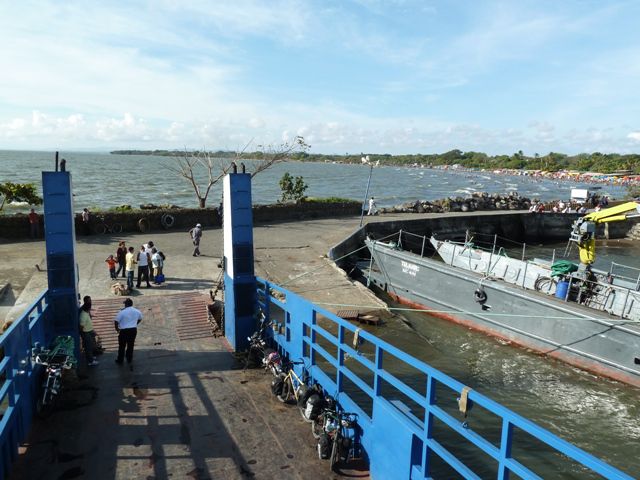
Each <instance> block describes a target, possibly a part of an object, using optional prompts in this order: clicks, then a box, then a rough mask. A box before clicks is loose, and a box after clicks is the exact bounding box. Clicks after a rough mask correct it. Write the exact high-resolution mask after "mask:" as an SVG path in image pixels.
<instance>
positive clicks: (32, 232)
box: [29, 208, 40, 239]
mask: <svg viewBox="0 0 640 480" xmlns="http://www.w3.org/2000/svg"><path fill="white" fill-rule="evenodd" d="M29 236H30V237H31V238H32V239H36V238H39V237H40V215H38V214H37V213H36V211H35V210H34V209H33V208H32V209H31V213H29Z"/></svg>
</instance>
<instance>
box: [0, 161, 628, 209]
mask: <svg viewBox="0 0 640 480" xmlns="http://www.w3.org/2000/svg"><path fill="white" fill-rule="evenodd" d="M54 158H55V157H54V153H53V152H15V151H0V183H2V182H6V181H10V182H14V183H27V182H33V183H35V184H36V185H38V186H40V183H41V172H42V171H43V170H50V171H51V170H53V169H54V166H55V161H54ZM60 158H65V159H66V160H67V170H68V171H70V172H71V173H72V176H73V188H74V193H75V207H76V209H78V210H81V209H82V208H84V207H89V208H90V209H92V208H93V209H95V208H96V207H98V206H99V207H100V208H109V207H115V206H118V205H122V204H129V205H132V206H134V207H138V206H139V205H141V204H145V203H155V204H174V205H179V206H181V207H197V205H198V204H197V202H196V199H195V195H194V192H193V187H192V186H191V185H190V184H189V183H188V182H187V181H186V180H185V179H183V178H180V177H178V176H177V175H176V174H175V173H173V172H171V171H169V170H168V168H167V167H166V166H167V165H175V160H173V159H172V158H170V157H158V156H140V155H110V154H108V153H73V152H71V153H68V152H63V153H61V154H60ZM246 163H247V170H248V171H249V172H250V171H252V169H253V165H252V162H249V161H248V162H246ZM369 171H370V168H369V167H368V166H365V165H346V164H345V165H343V164H331V163H308V162H287V163H281V164H277V165H274V166H273V167H272V168H271V169H268V170H266V171H264V172H262V173H260V174H259V175H257V176H256V177H255V178H254V180H253V189H252V190H253V203H257V204H268V203H275V202H276V201H277V200H278V199H279V198H280V194H281V191H280V187H279V185H278V181H279V180H280V178H281V177H282V175H283V174H284V173H285V172H289V173H290V174H291V175H293V176H302V177H303V178H304V181H305V182H306V183H307V185H308V186H309V188H308V190H307V192H306V194H307V195H308V196H310V197H330V196H334V197H342V198H349V199H353V200H359V201H361V200H363V199H364V196H365V192H366V187H367V179H368V176H369ZM202 179H203V177H201V180H202ZM221 187H222V183H220V184H216V185H215V186H214V188H213V189H212V191H211V193H210V196H209V201H208V205H210V206H216V205H218V203H219V202H220V196H221ZM591 187H592V188H593V186H591ZM598 187H600V186H598ZM601 187H602V188H601V190H599V192H600V193H601V194H604V193H606V194H609V195H610V196H611V197H613V198H616V197H621V196H623V195H624V193H625V190H624V188H622V187H618V186H608V185H604V186H601ZM571 188H589V185H585V184H580V183H575V182H569V181H558V180H550V179H538V178H531V177H523V176H506V175H496V174H493V173H490V172H470V171H455V170H438V169H426V168H425V169H422V168H409V167H396V166H384V165H381V166H379V167H376V168H374V169H373V174H372V177H371V186H370V189H369V195H373V196H375V198H376V202H377V204H378V206H379V207H390V206H393V205H397V204H400V203H403V202H408V201H415V200H436V199H440V198H445V197H449V196H465V195H469V194H470V193H471V192H474V191H481V192H489V193H508V192H511V191H516V192H518V193H519V194H520V195H521V196H525V197H530V198H534V197H536V198H539V199H541V200H555V199H568V197H569V195H570V191H571ZM25 208H26V206H13V207H9V208H7V210H8V211H9V212H11V211H24V209H25Z"/></svg>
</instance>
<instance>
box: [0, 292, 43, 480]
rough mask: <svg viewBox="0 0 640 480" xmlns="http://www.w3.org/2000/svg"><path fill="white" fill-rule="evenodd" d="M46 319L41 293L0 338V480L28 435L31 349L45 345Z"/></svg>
mask: <svg viewBox="0 0 640 480" xmlns="http://www.w3.org/2000/svg"><path fill="white" fill-rule="evenodd" d="M49 316H50V309H49V305H48V303H47V292H46V291H45V292H43V293H42V294H41V295H40V297H38V298H37V299H36V300H35V301H34V302H33V303H32V304H31V305H30V306H29V307H28V308H27V310H26V311H25V313H24V314H23V315H22V316H21V317H20V318H19V319H18V320H16V321H14V322H13V323H12V324H11V326H10V327H9V328H8V329H7V331H6V332H4V334H2V336H0V415H2V417H1V419H0V480H1V479H4V478H5V477H6V476H7V475H8V474H9V469H10V467H11V464H12V463H13V461H14V460H15V458H16V455H17V454H18V445H19V443H20V442H22V441H23V440H24V439H25V437H26V435H27V434H28V433H29V428H30V426H31V420H32V417H33V403H34V402H33V398H34V394H35V392H36V390H37V388H38V385H36V380H37V376H36V375H34V374H33V367H32V364H31V347H32V346H33V344H34V343H35V342H40V343H41V344H43V345H46V344H48V340H50V339H49V338H48V336H50V332H49V331H48V330H50V329H49V328H47V326H48V325H49V324H50V323H51V322H49V321H48V318H49Z"/></svg>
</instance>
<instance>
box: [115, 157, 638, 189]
mask: <svg viewBox="0 0 640 480" xmlns="http://www.w3.org/2000/svg"><path fill="white" fill-rule="evenodd" d="M196 152H199V150H159V149H158V150H113V151H111V152H109V153H110V154H111V155H143V156H144V155H154V156H162V157H180V156H184V155H185V153H196ZM206 153H208V154H210V155H212V156H214V157H217V158H233V159H237V158H239V159H243V160H251V159H260V158H261V157H263V156H264V152H261V151H256V152H244V153H238V152H234V151H224V150H218V151H211V152H206ZM363 155H365V154H359V155H352V154H344V155H329V154H320V153H315V154H312V153H308V152H297V153H294V154H291V155H290V157H289V158H290V159H291V160H298V161H302V162H320V163H344V164H357V165H360V164H362V163H363V162H364V160H363ZM366 156H367V157H368V162H369V163H368V165H378V164H380V165H394V166H407V167H416V168H455V167H457V168H467V169H471V170H479V171H483V170H484V171H490V172H492V171H495V170H509V171H513V172H543V173H561V172H576V173H578V174H580V173H581V174H585V173H589V174H590V175H591V176H603V175H615V176H627V177H636V178H635V180H636V182H638V183H640V154H624V155H623V154H618V153H608V154H603V153H599V152H595V153H580V154H577V155H566V154H563V153H556V152H549V153H548V154H546V155H542V156H541V155H538V154H535V155H534V156H532V157H531V156H527V155H524V154H523V153H522V151H520V152H516V153H514V154H513V155H493V156H491V155H487V154H485V153H482V152H463V151H461V150H451V151H449V152H445V153H433V154H408V155H391V154H366ZM516 174H517V173H516ZM520 174H522V173H520Z"/></svg>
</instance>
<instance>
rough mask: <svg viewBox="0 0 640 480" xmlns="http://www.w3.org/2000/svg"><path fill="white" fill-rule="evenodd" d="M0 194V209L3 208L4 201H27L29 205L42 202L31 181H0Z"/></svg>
mask: <svg viewBox="0 0 640 480" xmlns="http://www.w3.org/2000/svg"><path fill="white" fill-rule="evenodd" d="M0 195H2V203H0V210H2V209H3V208H4V204H5V203H11V202H29V204H31V205H40V204H41V203H42V198H40V197H39V196H38V193H37V191H36V186H35V185H34V184H33V183H12V182H5V183H0Z"/></svg>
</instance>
